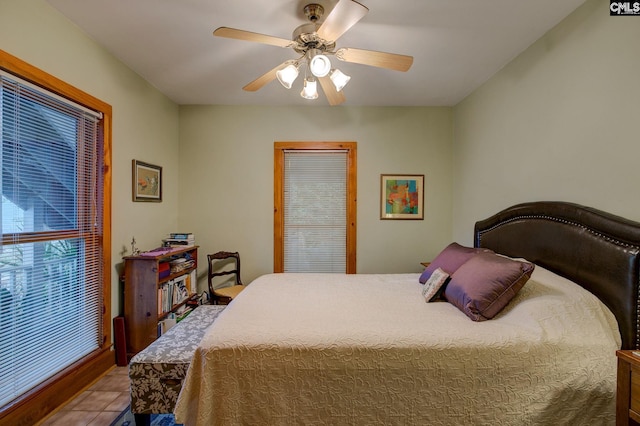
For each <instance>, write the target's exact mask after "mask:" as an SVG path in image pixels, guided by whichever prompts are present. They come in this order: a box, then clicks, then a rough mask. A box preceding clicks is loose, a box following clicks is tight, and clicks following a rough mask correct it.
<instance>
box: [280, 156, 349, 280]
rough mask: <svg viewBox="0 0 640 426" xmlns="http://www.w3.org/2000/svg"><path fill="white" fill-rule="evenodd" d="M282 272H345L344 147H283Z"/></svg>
mask: <svg viewBox="0 0 640 426" xmlns="http://www.w3.org/2000/svg"><path fill="white" fill-rule="evenodd" d="M284 162H285V166H284V272H340V273H345V272H346V259H347V255H346V254H347V246H346V243H345V242H346V236H347V216H346V214H347V152H346V151H285V153H284Z"/></svg>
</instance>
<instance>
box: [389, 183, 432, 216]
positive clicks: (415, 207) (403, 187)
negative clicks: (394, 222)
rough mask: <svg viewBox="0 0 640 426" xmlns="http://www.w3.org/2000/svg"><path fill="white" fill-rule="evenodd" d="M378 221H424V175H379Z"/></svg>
mask: <svg viewBox="0 0 640 426" xmlns="http://www.w3.org/2000/svg"><path fill="white" fill-rule="evenodd" d="M380 219H401V220H423V219H424V175H411V174H382V175H380Z"/></svg>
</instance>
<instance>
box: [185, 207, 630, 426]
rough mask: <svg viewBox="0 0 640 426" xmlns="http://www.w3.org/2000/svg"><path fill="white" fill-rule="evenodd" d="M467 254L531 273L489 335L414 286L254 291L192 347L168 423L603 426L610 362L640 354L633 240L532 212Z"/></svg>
mask: <svg viewBox="0 0 640 426" xmlns="http://www.w3.org/2000/svg"><path fill="white" fill-rule="evenodd" d="M474 245H475V250H478V251H485V250H491V251H492V252H495V253H497V254H499V257H503V256H506V257H508V259H507V258H505V259H507V260H505V262H506V261H508V262H520V263H522V264H526V263H527V262H531V263H533V264H534V266H535V268H534V269H532V271H531V273H530V277H528V280H526V282H525V283H524V285H523V287H522V288H521V289H520V290H519V291H515V292H514V295H513V296H512V299H511V300H510V301H509V302H508V303H507V304H506V306H505V307H504V308H503V309H500V310H499V311H498V312H496V313H495V314H494V315H495V316H493V318H492V319H488V320H485V321H472V320H471V319H470V318H471V317H470V316H469V313H468V312H467V313H465V312H463V311H462V310H461V309H459V308H458V307H457V306H454V304H453V303H447V302H433V303H425V300H424V298H421V289H422V288H423V284H421V283H419V282H418V281H419V278H420V274H388V275H371V274H356V275H340V274H324V275H323V274H269V275H265V276H263V277H260V278H258V279H257V280H255V281H254V282H253V283H251V285H249V286H248V288H247V289H246V290H245V291H244V292H242V293H241V294H240V296H239V297H238V298H237V299H236V300H235V301H234V302H233V303H232V304H231V305H230V306H229V307H228V308H227V309H226V310H225V311H224V312H223V313H222V314H221V315H220V316H219V317H218V319H217V321H216V322H215V323H214V325H213V326H212V327H211V328H210V329H209V330H208V332H207V334H206V335H205V337H204V338H203V339H202V341H201V342H200V345H199V347H198V348H197V350H196V352H195V354H194V358H193V360H192V363H191V365H190V367H189V371H188V373H187V377H186V379H185V383H184V385H183V388H182V391H181V393H180V395H179V398H178V403H177V405H176V409H175V412H174V413H175V415H176V421H177V422H179V423H184V424H186V425H213V424H225V425H228V424H268V425H280V424H282V425H288V424H353V425H357V424H363V425H370V424H402V425H407V424H492V425H493V424H536V425H537V424H587V423H588V424H614V422H615V390H616V355H615V351H616V349H620V348H625V349H628V348H637V347H638V343H639V336H638V281H639V270H640V269H639V260H640V224H638V223H635V222H632V221H628V220H625V219H623V218H620V217H616V216H613V215H610V214H607V213H604V212H600V211H597V210H594V209H590V208H586V207H583V206H579V205H575V204H570V203H561V202H536V203H527V204H520V205H517V206H514V207H511V208H508V209H506V210H504V211H502V212H499V213H498V214H496V215H494V216H492V217H490V218H488V219H486V220H482V221H480V222H477V223H476V226H475V233H474ZM482 256H484V254H482ZM482 256H475V257H473V259H474V260H475V259H478V258H480V257H482ZM492 259H493V258H492ZM434 262H435V260H434ZM469 262H471V261H469ZM469 262H467V263H466V264H465V265H463V266H460V269H458V271H456V272H454V273H453V275H452V276H451V280H450V281H449V284H448V286H447V287H446V290H445V291H448V290H449V286H452V285H453V283H454V278H455V277H456V274H458V273H459V272H460V271H461V270H462V269H465V268H466V266H467V265H468V264H469ZM500 262H502V260H500ZM466 269H469V268H466ZM462 275H463V274H461V276H462ZM460 280H461V279H460ZM460 280H458V281H460Z"/></svg>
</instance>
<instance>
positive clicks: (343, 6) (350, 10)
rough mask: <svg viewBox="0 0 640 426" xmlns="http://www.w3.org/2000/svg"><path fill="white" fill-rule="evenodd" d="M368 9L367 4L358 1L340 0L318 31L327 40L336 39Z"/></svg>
mask: <svg viewBox="0 0 640 426" xmlns="http://www.w3.org/2000/svg"><path fill="white" fill-rule="evenodd" d="M368 11H369V9H368V8H367V7H366V6H364V5H362V4H360V3H358V2H357V1H353V0H340V1H339V2H338V4H336V5H335V7H334V8H333V10H332V11H331V13H329V15H327V17H326V18H325V20H324V22H323V23H322V25H320V28H318V31H317V33H318V35H319V36H320V37H321V38H323V39H325V40H327V41H336V40H337V39H338V38H340V36H341V35H342V34H344V33H346V32H347V31H348V30H349V28H351V27H353V26H354V25H355V24H356V23H357V22H358V21H359V20H361V19H362V18H363V17H364V15H366V14H367V12H368Z"/></svg>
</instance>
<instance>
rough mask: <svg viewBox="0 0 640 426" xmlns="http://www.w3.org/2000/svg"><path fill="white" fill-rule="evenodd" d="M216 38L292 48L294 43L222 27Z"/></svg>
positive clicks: (217, 30) (215, 32)
mask: <svg viewBox="0 0 640 426" xmlns="http://www.w3.org/2000/svg"><path fill="white" fill-rule="evenodd" d="M213 35H214V36H218V37H226V38H233V39H236V40H245V41H255V42H256V43H263V44H270V45H272V46H278V47H291V46H293V45H294V43H293V42H292V41H291V40H287V39H284V38H279V37H273V36H269V35H265V34H258V33H252V32H251V31H244V30H237V29H235V28H228V27H220V28H217V29H216V30H215V31H214V32H213Z"/></svg>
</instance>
